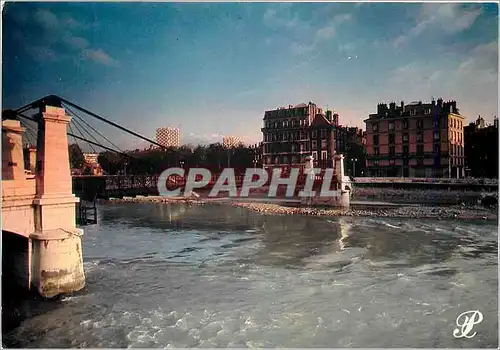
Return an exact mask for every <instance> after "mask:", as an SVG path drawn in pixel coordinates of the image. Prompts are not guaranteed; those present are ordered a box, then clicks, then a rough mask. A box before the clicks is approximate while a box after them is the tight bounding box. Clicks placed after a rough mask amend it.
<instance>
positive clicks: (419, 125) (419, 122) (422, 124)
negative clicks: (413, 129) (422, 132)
mask: <svg viewBox="0 0 500 350" xmlns="http://www.w3.org/2000/svg"><path fill="white" fill-rule="evenodd" d="M423 127H424V121H423V120H422V119H419V120H417V129H422V128H423Z"/></svg>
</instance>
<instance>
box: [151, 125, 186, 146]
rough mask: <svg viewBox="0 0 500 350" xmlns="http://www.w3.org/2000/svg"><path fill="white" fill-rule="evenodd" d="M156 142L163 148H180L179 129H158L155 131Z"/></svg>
mask: <svg viewBox="0 0 500 350" xmlns="http://www.w3.org/2000/svg"><path fill="white" fill-rule="evenodd" d="M156 142H157V143H159V144H160V145H162V146H163V147H180V145H181V133H180V130H179V128H170V127H165V128H158V129H156Z"/></svg>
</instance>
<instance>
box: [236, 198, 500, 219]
mask: <svg viewBox="0 0 500 350" xmlns="http://www.w3.org/2000/svg"><path fill="white" fill-rule="evenodd" d="M231 205H232V206H235V207H243V208H247V209H249V210H253V211H256V212H259V213H264V214H272V215H313V216H360V217H389V218H413V219H437V220H441V219H457V220H488V221H496V220H498V215H497V213H496V212H494V211H492V210H488V209H484V208H465V207H458V206H450V207H446V208H442V207H441V208H436V207H429V206H411V207H409V206H400V207H395V208H388V207H385V206H384V207H381V208H377V207H376V206H372V207H371V208H369V209H368V208H366V209H353V208H350V209H336V208H332V209H330V208H304V207H295V206H286V205H281V204H273V203H255V202H253V203H252V202H239V203H236V202H234V203H231Z"/></svg>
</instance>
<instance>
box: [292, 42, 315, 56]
mask: <svg viewBox="0 0 500 350" xmlns="http://www.w3.org/2000/svg"><path fill="white" fill-rule="evenodd" d="M315 47H316V44H315V43H313V44H311V45H303V44H298V43H292V44H291V46H290V50H291V51H292V53H293V54H295V55H302V54H305V53H308V52H311V51H312V50H314V48H315Z"/></svg>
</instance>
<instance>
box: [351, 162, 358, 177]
mask: <svg viewBox="0 0 500 350" xmlns="http://www.w3.org/2000/svg"><path fill="white" fill-rule="evenodd" d="M357 161H358V158H351V162H352V177H356V162H357Z"/></svg>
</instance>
